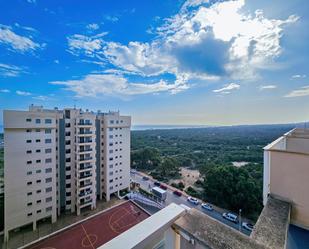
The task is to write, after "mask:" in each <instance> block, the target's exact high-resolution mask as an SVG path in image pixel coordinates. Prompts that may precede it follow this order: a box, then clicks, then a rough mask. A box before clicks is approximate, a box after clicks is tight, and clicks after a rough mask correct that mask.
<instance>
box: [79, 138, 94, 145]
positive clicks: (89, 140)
mask: <svg viewBox="0 0 309 249" xmlns="http://www.w3.org/2000/svg"><path fill="white" fill-rule="evenodd" d="M78 143H80V144H87V143H92V139H86V140H84V139H80V140H79V141H78Z"/></svg>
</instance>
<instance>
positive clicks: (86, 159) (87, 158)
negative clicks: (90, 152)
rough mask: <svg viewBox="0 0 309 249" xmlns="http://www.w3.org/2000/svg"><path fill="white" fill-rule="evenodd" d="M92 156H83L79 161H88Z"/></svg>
mask: <svg viewBox="0 0 309 249" xmlns="http://www.w3.org/2000/svg"><path fill="white" fill-rule="evenodd" d="M92 159H93V157H84V158H80V159H79V161H80V162H85V161H89V160H92Z"/></svg>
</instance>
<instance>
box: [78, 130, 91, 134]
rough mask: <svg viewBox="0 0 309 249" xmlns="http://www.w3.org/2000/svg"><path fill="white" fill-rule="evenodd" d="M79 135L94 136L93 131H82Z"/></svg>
mask: <svg viewBox="0 0 309 249" xmlns="http://www.w3.org/2000/svg"><path fill="white" fill-rule="evenodd" d="M77 134H78V135H92V131H80V132H78V133H77Z"/></svg>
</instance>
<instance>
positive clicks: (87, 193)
mask: <svg viewBox="0 0 309 249" xmlns="http://www.w3.org/2000/svg"><path fill="white" fill-rule="evenodd" d="M90 194H92V190H89V191H85V192H84V193H80V194H79V195H78V196H79V197H83V196H87V195H90Z"/></svg>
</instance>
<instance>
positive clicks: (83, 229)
mask: <svg viewBox="0 0 309 249" xmlns="http://www.w3.org/2000/svg"><path fill="white" fill-rule="evenodd" d="M81 226H82V228H83V230H84V232H85V234H86V237H87V239H88V241H89V243H90V245H91V247H92V249H95V248H94V246H93V244H92V242H91V240H90V238H89V236H88V233H87V231H86V229H85V228H84V226H83V224H81ZM82 247H84V246H83V245H82Z"/></svg>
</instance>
